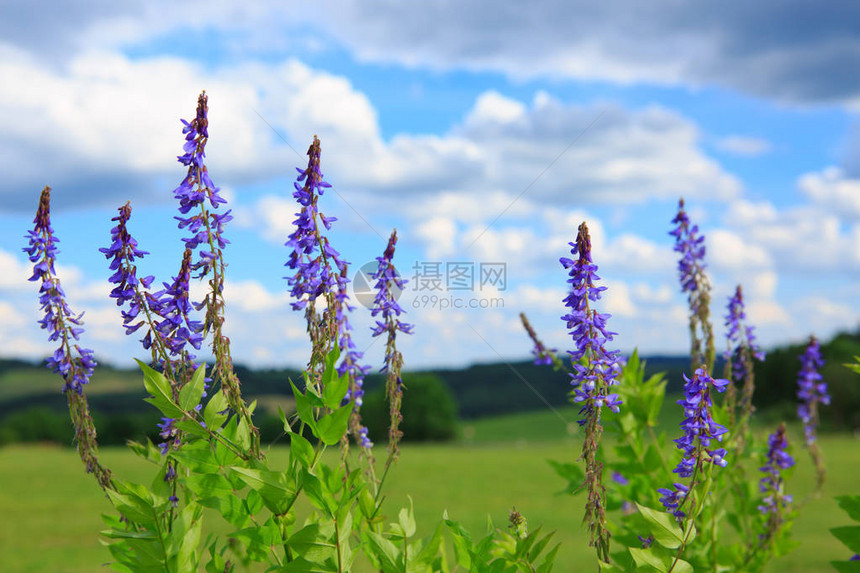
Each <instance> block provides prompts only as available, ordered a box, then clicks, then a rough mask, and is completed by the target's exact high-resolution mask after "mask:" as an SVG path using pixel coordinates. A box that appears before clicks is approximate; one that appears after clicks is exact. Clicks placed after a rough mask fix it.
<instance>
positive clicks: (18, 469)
mask: <svg viewBox="0 0 860 573" xmlns="http://www.w3.org/2000/svg"><path fill="white" fill-rule="evenodd" d="M574 413H575V412H574V411H573V409H563V410H561V411H559V414H560V415H561V418H559V417H558V416H556V415H555V414H553V413H551V412H544V413H536V414H521V415H517V416H506V417H504V418H499V419H487V420H481V421H475V422H473V423H469V424H466V425H465V426H464V429H463V430H464V431H463V433H464V434H466V436H467V438H466V439H465V440H464V441H462V442H461V443H459V444H453V445H445V446H406V447H405V448H404V451H403V454H402V457H401V459H400V461H399V462H398V464H397V466H396V468H395V471H394V472H393V474H392V476H391V479H390V482H389V486H388V487H387V491H388V497H387V502H386V503H387V507H388V510H389V511H388V513H389V514H394V513H396V509H397V508H398V507H400V506H402V505H406V504H408V499H407V495H411V496H412V499H413V500H414V504H415V511H416V517H417V519H418V522H419V535H427V534H429V533H430V531H431V529H432V528H433V526H434V525H435V524H436V523H437V522H438V520H439V518H440V517H441V514H442V511H443V510H445V509H447V510H448V512H449V514H450V515H451V517H453V518H456V519H458V520H460V521H461V522H462V523H463V524H464V525H465V526H466V527H467V528H468V529H469V530H470V531H472V533H473V534H474V535H477V534H480V533H483V532H484V531H485V528H486V523H487V516H488V515H489V516H491V517H492V519H493V521H494V522H495V523H496V524H497V525H499V526H503V525H504V524H505V522H506V517H507V513H508V511H509V510H510V508H511V506H516V507H517V509H518V510H519V511H521V512H522V513H523V514H524V515H525V516H526V517H527V518H528V519H529V523H530V524H531V526H532V527H535V526H537V525H538V524H543V525H544V530H546V531H551V530H555V531H556V532H557V533H556V539H557V540H558V541H560V542H562V543H563V546H562V550H561V551H560V553H559V559H558V561H557V568H556V570H557V571H562V572H567V571H575V570H579V569H580V567H582V566H583V565H584V564H587V565H586V566H587V568H589V569H590V568H591V567H592V566H593V563H594V560H593V554H592V552H591V551H590V550H589V549H588V548H587V547H586V544H585V536H584V533H583V531H582V529H581V527H580V520H581V517H582V499H580V498H571V497H567V496H556V495H553V494H554V492H556V491H558V490H559V489H561V487H562V485H563V484H562V482H561V481H560V479H559V478H557V477H556V476H555V474H554V473H553V471H552V469H551V468H550V467H549V465H548V464H547V462H546V461H547V460H548V459H555V460H564V461H571V460H574V459H575V458H576V457H577V453H578V447H579V443H578V440H577V439H576V437H575V435H571V436H567V437H563V438H561V439H559V436H560V435H561V436H565V435H566V434H565V433H566V428H567V424H566V422H565V420H572V419H575V418H574ZM470 428H471V429H470ZM493 438H494V439H493ZM500 438H507V439H504V440H500ZM821 442H822V447H823V449H824V452H825V455H826V459H827V461H828V465H829V467H830V475H829V479H828V483H827V486H826V491H825V496H824V497H823V498H822V499H819V500H814V501H812V502H811V503H810V504H809V506H808V507H807V508H806V511H804V513H803V514H802V516H801V517H800V519H799V520H798V522H797V523H796V525H795V538H796V539H798V540H801V541H802V545H801V547H800V548H799V549H798V550H796V551H795V552H794V553H793V554H791V555H790V556H787V557H785V558H784V559H782V560H781V561H780V562H779V563H775V564H774V566H773V567H772V569H771V570H772V571H781V572H782V571H786V572H792V571H810V570H812V571H826V570H828V569H829V565H828V564H827V562H828V561H829V560H831V559H835V558H842V557H847V555H845V553H846V550H845V549H844V548H843V547H842V546H841V545H840V544H839V543H838V542H837V541H836V540H835V539H833V538H832V537H831V536H830V533H829V532H828V529H829V528H830V527H834V526H837V525H841V524H845V523H846V522H847V518H846V517H844V516H843V515H842V514H841V512H840V511H839V510H838V508H837V507H836V504H835V503H834V502H833V501H832V499H831V498H832V496H833V495H838V494H843V493H857V492H858V490H860V488H858V486H857V484H858V480H857V476H858V475H860V441H858V440H857V439H856V438H853V437H850V436H844V435H842V436H835V435H834V436H825V437H823V438H822V440H821ZM382 454H383V453H382V452H380V455H382ZM797 454H798V458H799V459H800V460H801V461H803V462H806V459H805V457H804V456H803V452H797ZM285 455H286V451H285V450H283V449H280V448H277V449H275V450H274V451H273V452H272V456H273V458H275V460H276V462H277V460H278V459H279V458H280V459H285ZM102 456H103V458H104V460H105V461H106V462H107V464H108V465H109V466H110V467H111V468H113V469H114V471H115V472H116V473H117V474H119V475H121V476H125V477H130V476H134V475H141V473H142V472H144V471H146V469H147V464H146V463H145V462H141V461H140V460H138V459H137V458H135V457H134V456H133V455H131V454H130V453H128V452H127V451H125V450H123V449H106V450H104V451H103V454H102ZM145 475H147V473H144V474H143V475H142V476H141V479H143V476H145ZM0 484H2V487H0V515H2V516H3V518H2V520H0V571H3V572H8V573H24V572H45V571H49V572H60V573H76V572H84V571H87V572H89V571H94V570H99V569H101V568H102V567H101V566H102V564H103V563H104V562H106V561H107V560H108V559H109V554H108V553H107V551H106V550H105V549H104V548H102V547H101V546H100V545H99V543H98V539H97V538H98V531H99V530H100V529H101V528H102V524H101V520H100V518H99V514H100V513H101V512H108V511H110V506H109V504H108V503H107V501H106V500H105V498H104V497H103V496H102V495H101V494H100V493H99V490H98V489H97V487H96V485H95V483H94V482H93V481H92V478H91V477H90V476H87V475H85V474H84V473H83V469H82V467H81V463H80V461H79V460H78V459H77V457H76V454H75V452H74V451H73V450H71V449H61V448H56V447H48V446H36V447H9V448H5V449H0ZM811 484H812V474H811V471H809V464H807V463H803V464H801V467H800V468H799V469H798V471H797V473H796V474H795V476H794V479H793V480H792V482H791V483H790V484H789V488H790V489H791V491H792V492H794V493H796V494H797V495H796V497H797V498H801V497H803V495H804V492H808V491H810V489H811Z"/></svg>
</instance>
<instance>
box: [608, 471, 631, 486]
mask: <svg viewBox="0 0 860 573" xmlns="http://www.w3.org/2000/svg"><path fill="white" fill-rule="evenodd" d="M612 481H614V482H615V483H617V484H618V485H627V484H629V483H630V480H628V479H627V478H626V477H624V474H622V473H621V472H613V473H612Z"/></svg>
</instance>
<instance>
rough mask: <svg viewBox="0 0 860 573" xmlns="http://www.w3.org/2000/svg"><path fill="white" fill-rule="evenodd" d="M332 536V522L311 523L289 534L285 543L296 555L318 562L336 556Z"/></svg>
mask: <svg viewBox="0 0 860 573" xmlns="http://www.w3.org/2000/svg"><path fill="white" fill-rule="evenodd" d="M333 538H334V524H333V523H326V524H320V523H311V524H309V525H306V526H305V527H303V528H301V529H300V530H298V531H297V532H295V533H294V534H293V535H291V536H290V538H289V540H288V541H287V544H288V545H289V546H290V548H291V549H292V550H293V552H295V554H296V555H301V556H302V557H304V558H305V559H306V560H307V561H309V562H311V563H317V564H320V563H324V562H325V561H327V560H329V559H332V558H335V557H336V555H335V551H336V546H335V544H334V541H333Z"/></svg>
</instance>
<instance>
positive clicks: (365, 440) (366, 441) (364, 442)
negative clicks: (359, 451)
mask: <svg viewBox="0 0 860 573" xmlns="http://www.w3.org/2000/svg"><path fill="white" fill-rule="evenodd" d="M358 437H359V443H360V444H361V447H362V448H366V449H370V448H372V447H373V442H371V441H370V438H369V437H368V436H367V428H365V427H364V426H362V427H361V429H360V430H359V432H358Z"/></svg>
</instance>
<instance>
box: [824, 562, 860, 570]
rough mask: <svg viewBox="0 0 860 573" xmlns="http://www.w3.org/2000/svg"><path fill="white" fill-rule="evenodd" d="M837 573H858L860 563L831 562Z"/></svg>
mask: <svg viewBox="0 0 860 573" xmlns="http://www.w3.org/2000/svg"><path fill="white" fill-rule="evenodd" d="M830 564H831V565H833V567H835V568H836V570H837V571H839V573H860V561H831V562H830Z"/></svg>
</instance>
